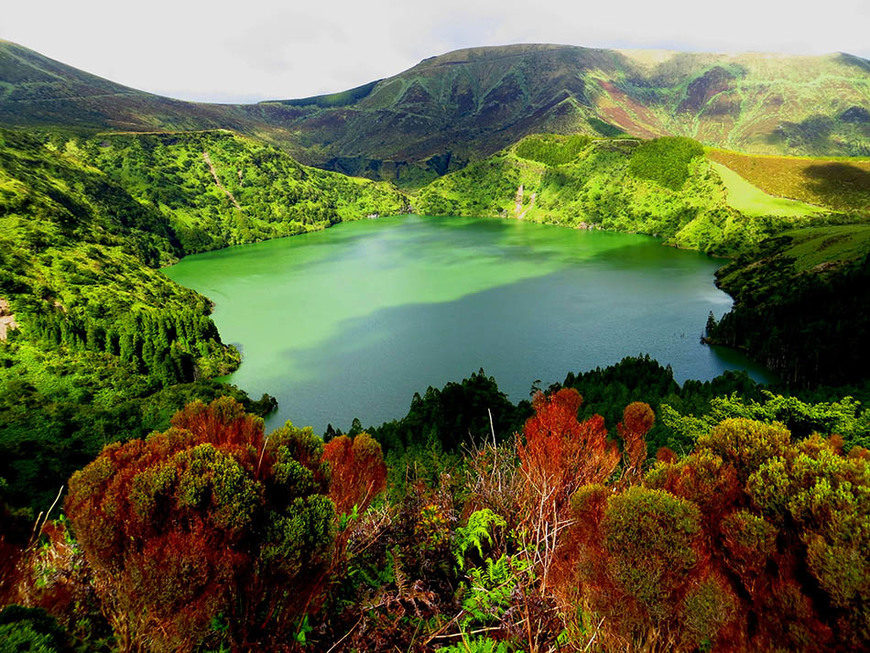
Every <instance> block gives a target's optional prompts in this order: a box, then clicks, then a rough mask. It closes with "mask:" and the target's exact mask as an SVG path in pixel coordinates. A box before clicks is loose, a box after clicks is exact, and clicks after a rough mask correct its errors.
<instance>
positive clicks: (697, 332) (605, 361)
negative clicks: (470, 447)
mask: <svg viewBox="0 0 870 653" xmlns="http://www.w3.org/2000/svg"><path fill="white" fill-rule="evenodd" d="M720 264H721V261H716V260H713V259H710V258H708V257H706V256H704V255H703V254H699V253H697V252H687V251H680V250H676V249H672V248H669V247H663V246H662V245H661V244H660V242H659V241H657V240H655V239H652V238H648V237H644V236H633V235H627V234H616V233H605V232H597V231H577V230H572V229H567V228H564V227H552V226H543V225H537V224H529V223H524V222H517V221H506V220H478V219H469V218H424V217H419V216H403V217H395V218H381V219H378V220H363V221H359V222H351V223H345V224H340V225H337V226H335V227H332V228H331V229H328V230H326V231H323V232H318V233H312V234H306V235H302V236H294V237H292V238H285V239H280V240H272V241H268V242H263V243H257V244H254V245H243V246H238V247H230V248H228V249H224V250H220V251H215V252H208V253H206V254H198V255H195V256H189V257H187V258H185V259H183V260H182V261H181V262H180V263H178V264H177V265H175V266H173V267H171V268H167V269H166V270H164V272H165V273H166V274H167V276H169V277H170V278H172V279H174V280H175V281H177V282H179V283H181V284H183V285H185V286H188V287H190V288H194V289H196V290H197V291H199V292H200V293H202V294H204V295H206V296H207V297H209V298H210V299H212V300H213V301H214V303H215V310H214V313H213V318H214V321H215V323H216V324H217V326H218V328H219V329H220V333H221V337H222V338H223V340H224V342H227V343H233V344H235V345H236V346H237V347H239V349H240V350H241V352H242V365H241V367H240V368H239V370H238V371H237V372H235V373H234V374H232V375H231V376H230V377H228V380H229V381H230V382H232V383H234V384H236V385H238V386H239V387H241V388H243V389H244V390H246V391H247V392H248V393H249V394H250V395H251V396H252V397H254V398H258V397H259V396H260V395H261V394H262V393H264V392H268V393H269V394H271V395H274V396H275V397H277V398H278V401H279V408H278V411H277V413H276V414H273V415H272V416H270V418H269V420H268V425H269V426H270V427H275V426H278V425H280V424H282V423H283V422H284V421H286V420H288V419H289V420H292V421H293V423H294V424H296V425H297V426H306V425H311V426H313V427H314V429H315V431H316V432H318V433H320V432H323V430H324V429H325V428H326V425H327V423H332V424H333V426H335V427H337V428H342V429H344V430H346V429H347V428H348V427H349V426H350V423H351V421H352V419H353V418H354V417H359V418H360V420H361V421H362V423H363V424H364V425H366V426H368V425H376V424H380V423H381V422H384V421H387V420H390V419H397V418H400V417H402V416H404V415H405V413H406V412H407V411H408V407H409V406H410V403H411V397H412V396H413V394H414V392H420V393H421V394H422V393H423V392H425V390H426V388H427V387H428V386H430V385H432V386H435V387H441V386H443V385H444V384H445V383H446V382H448V381H459V380H461V379H462V378H464V377H466V376H468V375H470V374H471V373H472V372H476V371H477V370H478V369H479V368H483V369H484V370H485V371H486V373H487V374H488V375H491V376H494V377H495V378H496V380H497V381H498V384H499V388H500V389H501V390H502V391H504V392H506V393H507V394H508V396H509V397H510V398H511V399H512V400H513V401H518V400H520V399H523V398H526V397H528V395H529V390H530V387H531V385H532V383H533V382H534V381H536V380H540V381H541V382H542V385H543V386H544V387H546V385H548V384H549V383H552V382H555V381H561V380H563V379H564V378H565V375H566V373H567V372H569V371H574V372H578V371H584V370H588V369H592V368H595V367H597V366H606V365H610V364H612V363H616V362H618V361H619V360H621V359H622V358H623V357H624V356H629V355H638V354H646V353H648V354H650V355H651V356H652V357H654V358H656V359H658V360H659V361H660V362H661V363H662V364H669V365H671V367H672V368H673V370H674V375H675V377H676V379H677V381H678V382H682V381H684V380H686V379H700V380H707V379H711V378H713V377H715V376H717V375H718V374H721V373H722V372H723V371H725V370H728V369H746V370H747V371H749V373H750V374H751V375H752V376H753V377H754V378H756V379H758V380H766V379H768V378H769V377H767V375H766V373H765V371H764V370H763V369H762V368H760V367H758V366H755V365H753V364H752V363H751V362H750V361H748V360H747V359H746V358H745V357H743V356H741V355H739V354H737V353H736V352H733V351H730V350H725V349H719V348H711V347H707V346H704V345H701V344H700V342H699V340H700V336H701V333H702V331H703V328H704V325H705V323H706V320H707V315H708V313H709V312H710V311H713V313H714V314H715V315H716V316H717V317H720V316H721V315H722V314H723V313H725V312H726V311H727V310H729V308H730V307H731V299H730V298H729V297H728V295H726V294H725V293H723V292H721V291H719V290H718V289H717V288H716V287H715V286H714V285H713V273H714V272H715V270H716V268H717V267H719V265H720Z"/></svg>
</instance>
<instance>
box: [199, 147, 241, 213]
mask: <svg viewBox="0 0 870 653" xmlns="http://www.w3.org/2000/svg"><path fill="white" fill-rule="evenodd" d="M202 158H203V159H204V160H205V162H206V164H207V165H208V169H209V170H210V171H211V176H212V177H214V183H216V184H217V186H218V188H220V189H221V190H222V191H223V192H224V195H226V196H227V197H229V198H230V201H231V202H232V203H233V204H235V206H236V208H237V209H239V210H241V208H242V207H241V205H240V204H239V203H238V202H237V201H236V198H235V197H233V194H232V193H231V192H230V191H229V190H227V188H226V186H224V185H223V184H222V183H221V180H220V177H218V173H217V170H215V169H214V164H213V163H212V162H211V157H210V156H209V155H208V152H203V153H202Z"/></svg>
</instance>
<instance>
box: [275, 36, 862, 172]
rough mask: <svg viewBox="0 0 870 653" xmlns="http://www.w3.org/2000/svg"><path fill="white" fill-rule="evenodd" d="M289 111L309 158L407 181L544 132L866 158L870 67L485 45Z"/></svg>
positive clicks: (838, 58) (841, 60)
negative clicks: (407, 171) (410, 172)
mask: <svg viewBox="0 0 870 653" xmlns="http://www.w3.org/2000/svg"><path fill="white" fill-rule="evenodd" d="M321 100H322V101H321ZM284 104H286V105H289V106H294V107H300V108H303V107H304V108H305V109H307V110H309V111H310V112H311V113H310V115H307V116H305V117H303V118H301V119H299V120H298V121H296V122H295V123H294V125H295V126H297V128H299V129H300V130H301V133H302V136H301V138H300V140H299V145H300V146H301V147H303V148H306V149H305V150H304V151H305V153H306V156H307V157H310V160H312V161H313V160H317V162H318V163H319V164H320V165H326V166H327V167H332V168H335V169H342V170H346V171H350V172H366V173H368V174H381V175H385V174H389V175H393V174H396V175H398V176H399V177H401V174H402V168H401V167H402V165H404V164H405V163H407V162H425V167H426V170H427V171H428V172H430V173H432V174H434V173H437V174H441V173H443V172H444V171H446V170H450V169H452V168H453V167H454V166H457V165H461V164H462V163H463V162H465V161H466V160H470V159H475V158H479V156H480V155H484V156H485V155H488V154H491V153H493V152H495V151H496V150H499V149H501V148H503V147H505V146H507V145H509V144H510V143H511V142H513V141H515V140H516V139H517V138H519V137H522V136H524V135H526V134H530V133H541V132H558V133H578V132H579V133H586V134H590V135H604V136H613V135H616V134H618V133H620V132H626V133H628V134H631V135H634V136H639V137H643V138H651V137H655V136H661V135H682V136H690V137H692V138H695V139H697V140H699V141H701V142H703V143H705V144H707V145H718V146H722V147H728V148H730V149H738V150H743V151H750V152H755V153H783V152H787V153H791V154H814V155H816V154H818V155H821V154H825V155H833V154H847V155H855V154H868V153H870V150H868V147H870V113H868V111H867V109H868V107H870V64H868V63H867V62H866V61H864V60H862V59H858V58H855V57H850V56H848V55H839V54H838V55H828V56H821V57H793V56H775V55H753V54H746V55H712V54H688V53H682V54H681V53H675V52H640V51H638V52H635V51H613V50H596V49H589V48H578V47H569V46H550V45H517V46H506V47H496V48H475V49H469V50H460V51H457V52H452V53H449V54H446V55H443V56H440V57H433V58H431V59H427V60H425V61H423V62H421V63H420V64H418V65H417V66H415V67H414V68H411V69H410V70H408V71H406V72H404V73H401V74H399V75H396V76H395V77H391V78H389V79H385V80H381V81H380V82H377V83H376V84H373V85H369V86H368V87H361V88H360V89H355V90H354V92H348V93H347V94H345V95H344V96H342V95H341V94H337V95H334V96H327V97H324V98H309V99H307V100H305V101H302V102H300V101H294V100H289V101H285V102H284ZM457 159H458V161H457Z"/></svg>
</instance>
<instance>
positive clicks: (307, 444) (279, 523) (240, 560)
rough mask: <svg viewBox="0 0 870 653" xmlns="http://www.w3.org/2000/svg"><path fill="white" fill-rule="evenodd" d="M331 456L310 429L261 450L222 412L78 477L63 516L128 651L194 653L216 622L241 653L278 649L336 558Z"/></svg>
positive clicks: (247, 422)
mask: <svg viewBox="0 0 870 653" xmlns="http://www.w3.org/2000/svg"><path fill="white" fill-rule="evenodd" d="M322 447H323V445H322V442H321V441H320V440H319V439H318V438H316V437H314V436H313V434H312V433H311V431H310V429H308V430H298V429H293V428H291V427H283V428H280V429H278V430H276V431H274V432H273V433H271V434H270V435H269V437H268V438H264V437H263V422H262V420H261V419H259V418H257V417H254V416H251V415H247V414H245V412H244V409H243V407H242V406H241V405H240V404H238V403H236V402H235V401H234V400H232V399H229V398H221V399H217V400H215V401H214V402H212V403H211V404H210V405H209V406H205V405H203V404H202V403H199V402H197V403H194V404H191V405H189V406H188V407H187V408H185V409H184V410H183V411H181V412H179V413H178V414H176V415H175V417H173V419H172V427H171V428H170V429H169V430H167V431H166V432H164V433H153V434H152V435H150V436H149V437H148V439H147V440H144V441H143V440H131V441H129V442H127V443H125V444H118V443H116V444H112V445H109V446H108V447H106V448H105V449H104V450H103V452H102V453H101V454H100V455H99V456H98V457H97V459H96V460H94V461H93V462H92V463H91V464H89V465H88V466H87V467H85V468H84V469H83V470H81V471H79V472H77V473H76V474H74V475H73V477H72V479H71V480H70V494H69V497H68V498H67V501H66V512H67V515H68V516H69V518H70V520H71V522H72V525H73V528H74V531H75V535H76V537H77V538H78V541H79V542H80V544H81V546H82V549H83V550H84V553H85V556H86V558H87V561H88V563H89V565H90V567H91V569H92V570H93V574H94V581H95V583H94V584H95V588H96V591H97V593H98V595H99V597H100V600H101V601H102V605H103V610H104V612H105V613H106V616H107V618H108V619H109V621H110V623H111V626H112V628H113V630H114V631H115V635H116V638H117V642H118V646H119V648H120V649H121V650H122V651H131V650H138V649H141V648H142V647H143V646H147V648H148V650H150V651H188V650H192V649H193V648H195V647H196V646H198V645H200V644H202V643H205V642H207V640H208V638H209V637H214V636H215V633H214V632H213V631H212V630H211V623H212V619H213V618H214V617H215V616H217V615H222V616H223V617H224V618H225V619H226V620H227V635H226V637H227V639H228V643H229V644H230V646H231V647H232V648H233V649H235V650H239V649H250V648H256V649H258V650H274V649H276V648H280V647H281V646H283V643H282V642H284V641H286V639H287V638H288V637H290V636H291V632H290V629H291V628H292V624H293V621H294V620H295V619H296V618H298V616H299V615H300V614H301V613H304V612H305V611H306V610H307V609H308V607H309V604H310V601H311V600H312V599H313V598H314V597H316V596H317V594H318V592H319V591H320V587H321V585H322V583H323V581H324V578H323V571H324V569H325V567H326V564H327V563H328V561H329V556H330V548H331V544H332V537H333V534H332V528H333V507H332V503H331V502H330V500H329V499H328V498H327V496H326V493H327V491H328V487H327V478H328V470H327V468H326V465H325V464H323V463H322V462H321V460H320V458H321V453H322ZM146 643H147V644H146Z"/></svg>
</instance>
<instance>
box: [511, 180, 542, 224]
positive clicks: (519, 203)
mask: <svg viewBox="0 0 870 653" xmlns="http://www.w3.org/2000/svg"><path fill="white" fill-rule="evenodd" d="M524 193H525V191H524V189H523V185H522V184H520V186H519V188H517V196H516V202H515V204H514V215H515V216H516V218H517V220H522V219H523V218H525V217H526V213H528V212H529V211H530V210H531V208H532V207H533V206H534V205H535V200H536V199H538V194H537V193H532V198H531V200H530V201H529V206H528V208H526V210H525V211H523V195H524Z"/></svg>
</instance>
